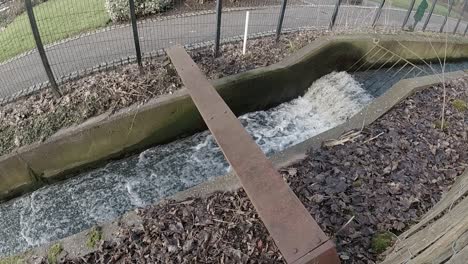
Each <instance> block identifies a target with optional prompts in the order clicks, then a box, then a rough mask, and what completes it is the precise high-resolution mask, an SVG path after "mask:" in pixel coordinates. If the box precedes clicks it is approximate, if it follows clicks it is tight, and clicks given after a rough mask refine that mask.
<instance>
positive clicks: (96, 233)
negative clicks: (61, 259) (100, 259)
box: [86, 227, 102, 248]
mask: <svg viewBox="0 0 468 264" xmlns="http://www.w3.org/2000/svg"><path fill="white" fill-rule="evenodd" d="M86 237H87V238H88V239H87V240H86V246H87V247H88V248H95V247H96V245H97V244H98V243H99V241H101V239H102V229H101V228H100V227H93V229H91V231H89V233H88V234H87V235H86Z"/></svg>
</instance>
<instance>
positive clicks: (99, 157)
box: [0, 34, 468, 200]
mask: <svg viewBox="0 0 468 264" xmlns="http://www.w3.org/2000/svg"><path fill="white" fill-rule="evenodd" d="M377 39H378V45H380V46H381V47H384V48H385V49H388V50H390V51H392V52H393V53H395V54H398V55H399V56H401V57H403V58H406V59H408V60H412V61H419V60H420V59H424V60H427V61H436V60H438V57H440V56H443V55H444V54H446V55H447V61H453V60H463V59H468V41H466V40H461V39H450V38H449V39H448V41H446V39H440V38H439V39H436V38H429V37H416V36H396V35H375V36H374V35H368V34H367V35H354V36H336V37H325V38H322V39H319V40H317V41H314V42H313V43H311V44H310V45H308V46H306V47H304V48H303V49H301V50H299V51H298V52H296V53H295V54H293V55H292V56H290V57H288V58H287V59H285V60H283V61H281V62H280V63H277V64H274V65H271V66H268V67H264V68H259V69H255V70H252V71H248V72H245V73H241V74H237V75H233V76H229V77H225V78H222V79H218V80H215V81H213V84H214V86H215V87H216V89H217V90H218V91H219V93H220V94H221V96H222V97H223V98H224V100H225V101H226V102H227V103H228V105H229V106H230V107H231V109H232V110H233V111H234V113H235V114H236V115H241V114H243V113H246V112H251V111H257V110H262V109H267V108H269V107H273V106H275V105H278V104H280V103H282V102H285V101H288V100H291V99H293V98H295V97H297V96H300V95H302V94H304V93H305V91H306V90H307V88H308V87H309V86H310V85H311V84H312V82H314V81H315V80H317V79H318V78H320V77H322V76H324V75H326V74H328V73H330V72H332V71H334V70H338V71H340V70H348V69H349V68H350V67H351V66H352V65H353V64H354V63H355V62H356V61H358V60H359V59H361V58H363V60H361V61H362V62H364V63H372V64H373V63H374V62H375V66H376V67H377V66H379V63H382V62H383V61H387V60H389V59H390V61H392V60H394V61H396V60H397V57H395V58H389V57H380V56H370V55H369V54H370V53H369V51H370V50H371V49H372V48H374V47H375V45H376V40H377ZM204 126H205V125H204V123H203V121H202V119H201V117H200V115H199V114H198V111H197V109H196V107H195V106H194V104H193V102H192V100H191V99H190V96H189V95H188V94H187V91H186V90H185V89H181V90H180V91H178V92H177V93H176V94H173V95H168V96H162V97H160V98H156V99H154V100H152V101H150V102H149V103H147V104H145V105H142V106H133V107H129V108H126V109H123V110H121V111H119V112H117V113H115V114H113V115H110V114H104V115H101V116H98V117H95V118H92V119H90V120H88V121H86V122H85V123H83V124H81V125H79V126H75V127H70V128H67V129H64V130H62V131H59V132H58V133H56V134H55V135H53V136H52V137H50V138H49V139H47V140H46V141H45V142H40V143H36V144H33V145H29V146H25V147H23V148H20V149H18V150H16V151H14V152H13V153H10V154H8V155H4V156H2V157H0V200H6V199H10V198H12V197H15V196H18V195H21V194H22V193H24V192H28V191H32V190H34V189H36V188H38V187H40V186H42V185H44V184H49V183H52V182H55V181H58V180H62V179H64V178H66V177H70V175H73V174H74V173H76V172H78V171H80V170H83V169H87V168H90V167H93V166H97V165H99V164H101V163H102V162H104V161H106V160H109V159H113V158H118V157H121V156H123V155H127V154H131V153H135V152H136V151H139V150H142V149H145V148H147V147H150V146H152V145H157V144H163V143H167V142H170V141H172V140H174V139H176V138H180V137H183V136H188V135H191V134H193V133H195V132H197V131H200V130H202V129H204Z"/></svg>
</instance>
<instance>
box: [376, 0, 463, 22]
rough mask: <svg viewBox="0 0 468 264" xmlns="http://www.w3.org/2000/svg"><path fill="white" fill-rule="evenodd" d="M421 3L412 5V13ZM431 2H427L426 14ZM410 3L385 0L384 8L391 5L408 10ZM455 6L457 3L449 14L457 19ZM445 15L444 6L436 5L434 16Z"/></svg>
mask: <svg viewBox="0 0 468 264" xmlns="http://www.w3.org/2000/svg"><path fill="white" fill-rule="evenodd" d="M372 1H374V2H378V3H380V0H372ZM421 1H422V0H417V1H416V2H415V3H414V7H413V11H416V9H417V8H418V6H419V4H420V3H421ZM432 2H433V0H427V3H428V4H429V7H428V8H427V9H426V12H429V10H431V7H432ZM410 3H411V0H387V1H386V3H385V6H390V4H391V5H392V6H393V7H398V8H402V9H406V10H407V9H408V8H409V5H410ZM457 5H458V3H455V5H454V7H453V8H452V12H451V14H450V16H451V17H458V12H457V11H456V10H455V8H456V6H457ZM447 13H448V8H447V7H446V6H444V5H441V4H436V6H435V8H434V14H437V15H442V16H445V15H446V14H447ZM423 20H424V19H423Z"/></svg>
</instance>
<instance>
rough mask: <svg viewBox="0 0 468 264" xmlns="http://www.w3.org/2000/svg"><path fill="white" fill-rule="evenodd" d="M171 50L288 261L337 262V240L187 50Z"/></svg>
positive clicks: (245, 187)
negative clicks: (256, 141) (335, 241)
mask: <svg viewBox="0 0 468 264" xmlns="http://www.w3.org/2000/svg"><path fill="white" fill-rule="evenodd" d="M167 54H168V56H169V57H170V59H171V61H172V63H173V64H174V66H175V68H176V70H177V72H178V74H179V76H180V77H181V79H182V82H183V83H184V84H185V86H186V88H187V89H188V91H189V93H190V95H191V97H192V100H193V102H194V103H195V105H196V106H197V108H198V111H199V112H200V114H201V116H202V117H203V119H204V120H205V123H206V125H207V126H208V128H209V129H210V131H211V133H212V134H213V136H214V138H215V139H216V142H217V143H218V145H219V146H220V147H221V149H222V151H223V153H224V156H225V157H226V159H227V160H228V162H229V164H231V166H232V168H233V170H234V171H235V172H236V174H237V176H238V177H239V179H240V182H241V183H242V186H243V188H244V190H245V191H246V193H247V195H248V196H249V198H250V200H251V201H252V204H253V205H254V206H255V209H256V210H257V213H258V214H259V216H260V218H261V219H262V221H263V223H264V224H265V226H266V228H267V229H268V231H269V233H270V235H271V236H272V237H273V239H274V241H275V243H276V245H277V246H278V248H279V250H280V251H281V253H282V254H283V257H284V258H285V260H286V261H287V262H288V263H327V264H328V263H339V259H338V256H337V255H336V251H335V249H334V245H333V243H331V241H330V240H329V239H328V237H327V236H326V235H325V233H324V232H323V231H322V230H321V229H320V227H319V226H318V224H317V223H316V222H315V220H314V219H313V218H312V216H311V215H310V214H309V212H308V211H307V209H306V208H305V207H304V205H303V204H302V203H301V201H300V200H299V199H298V198H297V196H296V195H295V194H294V192H293V191H292V190H291V188H289V186H288V185H287V183H286V182H285V181H284V180H283V178H282V177H281V175H280V174H279V173H278V172H277V171H276V169H275V168H274V167H273V164H272V163H271V161H270V160H269V159H268V158H267V157H266V156H265V154H264V153H263V152H262V150H261V149H260V147H259V146H258V145H257V144H256V143H255V141H254V140H253V139H252V137H251V136H250V135H249V134H248V133H247V131H246V130H245V129H244V127H243V126H242V124H241V123H240V121H239V120H238V119H237V117H236V116H235V115H234V113H233V112H232V111H231V109H230V108H229V107H228V105H227V104H226V103H225V102H224V100H223V99H222V98H221V96H220V95H219V94H218V92H217V91H216V89H215V88H214V87H213V86H212V85H211V83H210V82H209V81H208V80H207V79H206V77H205V75H204V74H203V73H202V72H201V71H200V69H199V68H198V66H197V65H196V63H195V62H194V61H193V60H192V59H191V58H190V56H189V55H188V54H187V52H186V51H185V50H184V49H183V48H182V47H181V46H175V47H172V48H170V49H168V50H167ZM315 250H318V251H315ZM319 260H320V261H319ZM304 261H305V262H304ZM313 261H315V262H313ZM317 261H319V262H317Z"/></svg>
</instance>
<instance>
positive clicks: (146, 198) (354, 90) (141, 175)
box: [0, 63, 468, 256]
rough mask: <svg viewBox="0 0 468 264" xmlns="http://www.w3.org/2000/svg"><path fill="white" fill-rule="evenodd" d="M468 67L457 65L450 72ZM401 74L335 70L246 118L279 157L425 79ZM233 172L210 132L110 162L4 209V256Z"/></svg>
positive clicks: (0, 209)
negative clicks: (401, 85)
mask: <svg viewBox="0 0 468 264" xmlns="http://www.w3.org/2000/svg"><path fill="white" fill-rule="evenodd" d="M467 66H468V64H467V63H455V64H451V65H450V66H449V67H447V69H446V71H453V70H460V69H466V67H467ZM422 67H427V66H422ZM427 68H429V67H427ZM398 69H399V68H396V69H392V70H391V71H388V72H386V70H385V69H381V70H377V71H368V72H357V73H354V74H353V76H354V77H353V76H351V75H350V74H348V73H346V72H333V73H331V74H328V75H326V76H324V77H322V78H320V79H319V80H317V81H316V82H314V83H313V84H312V86H311V87H310V88H309V90H308V91H307V92H306V93H305V94H304V96H301V97H298V98H296V99H294V100H292V101H290V102H286V103H283V104H280V105H278V106H277V107H274V108H272V109H269V110H267V111H258V112H252V113H247V114H245V115H243V116H241V117H239V119H240V120H241V122H242V124H243V125H244V126H245V127H246V129H247V131H248V132H249V133H250V134H251V135H252V137H253V138H254V139H255V141H256V142H257V144H258V145H259V146H260V147H261V149H262V150H263V151H264V152H265V153H266V154H267V155H268V156H271V155H273V154H275V153H277V152H279V151H282V150H284V149H285V148H287V147H289V146H292V145H295V144H298V143H300V142H302V141H304V140H306V139H308V138H310V137H313V136H315V135H317V134H319V133H321V132H324V131H326V130H328V129H330V128H333V127H335V126H337V125H339V124H341V123H343V122H345V121H346V120H347V119H348V118H349V117H350V116H352V115H354V114H355V113H357V112H358V111H360V110H361V109H363V108H364V107H365V106H366V105H367V104H368V103H369V102H371V101H372V99H373V98H374V97H376V96H379V95H381V94H382V93H383V92H385V91H386V90H387V89H388V88H389V87H391V86H392V85H393V84H394V83H395V82H397V81H398V80H400V79H402V78H410V77H414V76H422V75H425V74H424V73H419V75H418V72H414V73H411V72H410V73H408V72H409V71H410V69H411V68H404V69H402V70H400V72H397V70H398ZM431 71H432V70H431ZM389 77H391V78H389ZM228 171H229V166H228V164H227V162H226V161H225V159H224V156H223V154H222V152H221V150H220V149H219V147H218V146H217V144H216V143H215V141H214V139H213V137H212V136H211V134H210V132H209V131H204V132H200V133H197V134H195V135H193V136H191V137H187V138H184V139H180V140H177V141H174V142H171V143H169V144H166V145H160V146H156V147H153V148H150V149H147V150H145V151H143V152H141V153H140V154H138V155H134V156H131V157H128V158H125V159H122V160H118V161H112V162H109V163H108V164H106V165H105V166H103V167H101V168H98V169H94V170H91V171H88V172H85V173H81V174H80V175H77V176H76V177H74V178H72V179H69V180H66V181H63V182H60V183H56V184H53V185H49V186H45V187H43V188H41V189H39V190H36V191H34V192H32V193H30V194H27V195H23V196H22V197H19V198H16V199H14V200H11V201H8V202H6V203H3V204H0V256H5V255H11V254H14V253H17V252H21V251H23V250H25V249H28V248H31V247H34V246H39V245H42V244H45V243H48V242H51V241H53V240H56V239H60V238H63V237H66V236H69V235H72V234H75V233H78V232H80V231H82V230H85V229H87V228H90V227H91V226H93V225H96V224H99V223H103V222H105V221H109V220H112V219H115V218H117V217H119V216H121V215H122V214H124V213H125V212H128V211H130V210H132V209H134V208H137V207H143V206H145V205H148V204H152V203H155V202H157V201H159V200H161V199H163V198H165V197H168V196H170V195H172V194H174V193H177V192H179V191H182V190H185V189H188V188H190V187H193V186H194V185H197V184H199V183H202V182H205V181H207V180H210V179H213V178H214V177H217V176H222V175H224V174H226V173H227V172H228Z"/></svg>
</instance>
